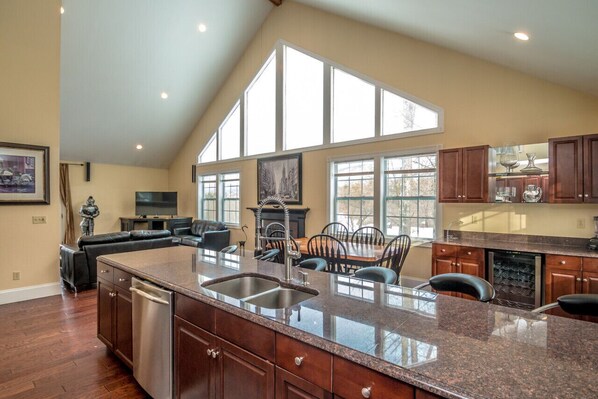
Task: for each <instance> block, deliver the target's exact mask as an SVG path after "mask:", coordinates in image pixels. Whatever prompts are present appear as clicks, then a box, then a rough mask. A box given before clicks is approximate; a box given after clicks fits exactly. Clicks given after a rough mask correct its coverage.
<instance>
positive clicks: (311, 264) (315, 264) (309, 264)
mask: <svg viewBox="0 0 598 399" xmlns="http://www.w3.org/2000/svg"><path fill="white" fill-rule="evenodd" d="M327 265H328V263H327V262H326V260H325V259H322V258H311V259H306V260H303V261H301V262H299V265H298V266H299V267H301V268H303V269H310V270H315V271H317V272H323V271H325V270H326V266H327Z"/></svg>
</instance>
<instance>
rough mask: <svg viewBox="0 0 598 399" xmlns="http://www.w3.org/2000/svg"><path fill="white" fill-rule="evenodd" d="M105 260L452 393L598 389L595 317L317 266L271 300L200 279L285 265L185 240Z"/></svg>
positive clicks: (564, 393) (589, 393)
mask: <svg viewBox="0 0 598 399" xmlns="http://www.w3.org/2000/svg"><path fill="white" fill-rule="evenodd" d="M100 259H101V260H102V261H104V262H105V263H108V264H110V265H112V266H115V267H117V268H120V269H122V270H125V271H128V272H130V273H132V274H135V275H137V276H139V277H141V278H144V279H146V280H149V281H152V282H154V283H156V284H159V285H161V286H163V287H166V288H169V289H171V290H173V291H175V292H178V293H181V294H184V295H187V296H189V297H192V298H195V299H197V300H199V301H202V302H205V303H208V304H210V305H212V306H214V307H217V308H220V309H223V310H226V311H228V312H230V313H233V314H236V315H238V316H240V317H243V318H245V319H248V320H251V321H253V322H255V323H258V324H261V325H263V326H266V327H268V328H270V329H272V330H275V331H277V332H280V333H283V334H286V335H288V336H291V337H294V338H296V339H299V340H301V341H303V342H306V343H309V344H311V345H313V346H316V347H319V348H321V349H324V350H326V351H328V352H331V353H333V354H335V355H338V356H341V357H343V358H346V359H349V360H351V361H354V362H355V363H359V364H362V365H365V366H367V367H370V368H371V369H374V370H377V371H379V372H381V373H383V374H386V375H389V376H392V377H394V378H397V379H399V380H402V381H405V382H407V383H409V384H412V385H415V386H417V387H420V388H423V389H426V390H428V391H431V392H434V393H436V394H438V395H440V396H443V397H446V398H476V399H478V398H480V399H481V398H518V399H523V398H557V397H558V398H560V399H565V398H575V399H580V398H596V397H598V387H597V385H596V375H597V373H598V355H597V354H598V324H594V323H588V322H582V321H578V320H571V319H567V318H561V317H555V316H550V315H534V314H532V313H529V312H526V311H521V310H516V309H511V308H505V307H501V306H495V305H490V304H484V303H480V302H475V301H468V300H464V299H459V298H454V297H450V296H446V295H436V294H433V293H430V292H425V291H415V290H412V289H409V288H404V287H399V286H392V285H384V284H378V283H371V282H367V281H363V280H359V279H355V278H351V277H348V276H342V275H335V274H328V273H320V272H313V271H312V272H309V281H310V288H313V289H316V290H317V291H319V295H318V296H316V297H314V298H312V299H308V300H306V301H304V302H301V303H300V304H299V305H296V306H294V307H292V308H287V309H278V310H272V309H264V308H258V307H256V306H254V305H251V304H248V303H245V302H242V301H240V300H237V299H233V298H229V297H226V296H223V295H221V294H217V293H215V292H213V291H210V290H208V289H206V288H202V286H201V284H202V283H204V282H206V281H209V280H213V279H220V278H224V277H227V276H232V275H236V274H240V273H259V274H266V275H270V276H274V277H276V278H282V276H283V274H284V270H283V269H284V267H283V266H282V265H279V264H275V263H270V262H261V261H256V260H254V259H251V258H250V257H249V256H247V257H239V256H236V255H225V254H220V253H216V252H212V251H204V250H202V249H197V248H192V247H184V246H180V247H170V248H162V249H155V250H147V251H137V252H128V253H121V254H113V255H107V256H102V257H100ZM296 272H297V271H296V270H294V273H295V274H296Z"/></svg>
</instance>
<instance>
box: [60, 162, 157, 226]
mask: <svg viewBox="0 0 598 399" xmlns="http://www.w3.org/2000/svg"><path fill="white" fill-rule="evenodd" d="M69 177H70V182H71V196H72V205H73V214H74V216H75V223H76V224H75V237H79V236H80V235H81V229H80V227H79V223H80V222H81V217H80V216H79V208H80V207H81V205H82V204H83V203H84V202H85V201H86V200H87V197H89V196H90V195H91V196H93V198H94V199H95V200H96V205H98V207H99V208H100V216H98V217H97V218H96V219H95V228H94V233H95V234H101V233H109V232H113V231H120V220H119V218H120V217H121V216H124V217H132V216H135V191H168V170H167V169H154V168H141V167H135V166H123V165H107V164H100V163H92V164H91V179H90V181H85V168H84V167H83V166H77V165H71V166H69Z"/></svg>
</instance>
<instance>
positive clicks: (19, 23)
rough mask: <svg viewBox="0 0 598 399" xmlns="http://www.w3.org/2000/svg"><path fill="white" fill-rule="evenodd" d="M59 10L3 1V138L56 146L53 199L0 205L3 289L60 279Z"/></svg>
mask: <svg viewBox="0 0 598 399" xmlns="http://www.w3.org/2000/svg"><path fill="white" fill-rule="evenodd" d="M59 10H60V1H58V0H2V1H1V2H0V71H1V72H0V88H2V89H1V90H0V141H2V142H13V143H24V144H36V145H43V146H49V147H50V192H51V205H33V206H32V205H20V206H13V205H10V206H8V205H0V221H1V226H2V228H1V229H0V291H1V290H6V289H10V288H18V287H24V286H31V285H39V284H45V283H54V282H57V281H58V273H59V270H58V245H59V243H60V199H59V191H58V159H59V145H60V100H59V97H60V94H59V91H60V89H59V76H60V13H59ZM32 216H45V217H46V219H47V223H46V224H36V225H33V224H32V221H31V217H32ZM13 271H20V272H21V280H20V281H13V280H12V272H13Z"/></svg>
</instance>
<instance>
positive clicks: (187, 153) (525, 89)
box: [169, 1, 598, 278]
mask: <svg viewBox="0 0 598 399" xmlns="http://www.w3.org/2000/svg"><path fill="white" fill-rule="evenodd" d="M278 39H284V40H286V41H288V42H290V43H293V44H295V45H297V46H300V47H302V48H304V49H306V50H309V51H311V52H313V53H316V54H319V55H321V56H323V57H325V58H328V59H330V60H332V61H334V62H336V63H338V64H340V65H344V66H346V67H348V68H351V69H352V70H354V71H357V72H359V73H362V74H365V75H367V76H370V77H371V78H373V79H376V80H378V81H380V82H383V83H385V84H387V85H389V86H391V87H394V88H396V89H399V90H402V91H405V92H408V93H411V94H413V95H415V96H417V97H419V98H422V99H424V100H426V101H429V102H431V103H433V104H436V105H438V106H440V107H442V108H444V112H445V131H444V133H443V134H436V135H428V136H420V137H413V138H404V139H396V140H391V141H385V142H378V143H372V144H367V145H360V146H359V147H357V146H352V147H342V148H335V149H332V150H320V151H311V152H305V153H304V154H303V197H304V206H307V207H309V208H311V211H310V212H309V214H308V217H307V233H308V235H309V234H314V233H316V232H318V231H319V229H320V228H321V226H323V225H324V224H325V222H326V220H327V214H326V212H327V211H326V207H327V196H326V189H327V183H326V164H327V162H328V159H329V158H330V157H337V156H347V155H354V154H369V153H374V152H383V151H392V150H397V151H400V150H401V149H408V148H416V147H430V146H442V147H444V148H450V147H459V146H468V145H477V144H490V145H493V146H500V145H505V144H514V143H521V144H525V143H537V142H542V141H546V140H547V139H548V138H549V137H557V136H568V135H577V134H584V133H592V132H595V131H597V130H598V98H596V97H594V96H590V95H587V94H583V93H580V92H577V91H575V90H571V89H568V88H565V87H562V86H559V85H556V84H552V83H550V82H547V81H544V80H540V79H536V78H534V77H532V76H530V75H526V74H523V73H520V72H516V71H513V70H510V69H507V68H504V67H501V66H498V65H495V64H491V63H488V62H485V61H482V60H479V59H476V58H472V57H469V56H466V55H463V54H461V53H458V52H455V51H451V50H448V49H445V48H441V47H437V46H434V45H431V44H427V43H424V42H420V41H417V40H414V39H411V38H408V37H405V36H401V35H398V34H395V33H391V32H389V31H385V30H381V29H378V28H374V27H371V26H368V25H364V24H361V23H358V22H355V21H352V20H348V19H345V18H341V17H338V16H335V15H332V14H327V13H325V12H322V11H319V10H315V9H312V8H309V7H305V6H302V5H299V4H296V3H294V2H292V1H287V2H285V3H284V4H283V5H282V6H281V7H278V8H276V9H274V10H273V11H272V13H271V14H270V16H269V17H268V19H267V20H266V22H265V23H264V25H263V26H262V27H261V29H260V30H259V31H258V33H257V34H256V36H255V37H254V39H253V41H252V42H251V44H250V46H249V47H248V48H247V49H246V51H245V53H244V55H243V57H242V58H241V59H240V60H239V63H238V64H237V66H236V67H235V69H234V71H233V73H232V74H231V75H230V77H229V79H228V80H227V81H226V83H225V84H224V85H223V87H222V88H221V90H220V92H219V93H218V95H217V96H216V97H215V98H214V100H213V102H212V104H211V105H210V107H209V108H208V110H207V111H206V112H205V114H204V115H203V116H202V118H201V119H200V120H199V122H198V124H197V126H196V128H195V129H194V131H193V133H192V134H191V136H190V137H189V139H188V140H187V142H186V143H185V145H184V146H183V147H182V149H181V151H180V153H179V154H178V157H177V158H176V160H175V161H174V162H173V164H172V165H171V168H170V173H169V182H170V187H171V189H173V190H177V191H179V195H180V196H181V197H182V198H184V202H183V203H182V204H181V205H182V206H183V208H182V212H183V213H186V214H192V213H193V212H195V207H196V205H195V198H196V186H195V185H194V184H192V183H191V181H190V179H188V171H189V165H191V164H193V163H195V161H196V157H197V154H198V152H199V151H200V150H201V148H203V146H204V145H205V143H206V142H207V140H208V139H209V137H210V136H211V134H212V133H213V132H214V131H215V129H216V128H217V127H218V125H219V123H220V122H221V121H222V119H223V118H224V117H225V116H226V115H227V113H228V112H229V110H230V108H231V107H232V105H233V104H234V102H235V101H236V100H237V98H238V97H239V96H240V94H241V93H242V91H243V90H244V89H245V87H246V86H247V84H248V83H249V82H250V80H251V79H252V77H253V76H254V75H255V73H256V72H257V71H258V70H259V68H260V67H261V65H262V63H263V62H264V60H265V59H266V57H267V56H268V55H269V53H270V52H271V50H272V48H273V46H274V45H275V43H276V41H277V40H278ZM215 169H223V170H231V169H238V170H240V172H241V179H242V183H241V184H242V187H241V195H242V199H241V207H242V209H243V213H242V216H241V217H242V223H246V224H247V225H249V227H250V231H252V230H253V228H254V226H253V217H252V213H251V212H250V211H247V210H245V208H246V207H248V206H255V205H256V161H255V160H247V161H240V162H239V161H238V162H231V163H227V164H223V165H220V166H217V167H214V166H208V167H201V168H199V173H205V172H207V171H209V170H215ZM442 208H444V209H443V216H442V218H443V223H442V226H443V227H444V226H446V224H448V221H450V220H452V219H454V218H456V217H464V218H466V217H469V216H471V214H473V213H476V214H477V213H480V215H481V216H480V219H482V222H480V223H478V224H475V225H474V226H475V227H472V226H471V225H469V226H467V228H469V229H471V228H476V229H479V230H486V231H498V232H522V233H526V234H547V235H570V236H579V237H587V236H589V235H590V231H591V228H590V227H588V224H589V223H588V221H589V220H590V217H591V216H593V215H595V214H598V209H597V207H596V206H585V207H584V206H581V207H580V206H568V205H548V204H544V205H538V206H535V205H531V206H526V205H519V206H517V205H512V206H505V205H492V204H488V205H475V206H471V205H453V206H443V207H442ZM578 218H582V219H585V220H586V228H585V229H577V228H575V227H573V228H571V223H572V222H571V221H572V220H576V219H578ZM523 220H525V222H522V221H523ZM238 239H239V233H238V232H233V235H232V237H231V240H232V241H236V240H238ZM429 259H430V251H429V249H422V248H416V249H414V250H413V252H412V254H411V255H410V257H409V258H408V261H407V265H406V269H405V274H406V275H411V276H419V277H424V278H425V277H427V276H428V275H429V267H430V261H429Z"/></svg>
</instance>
